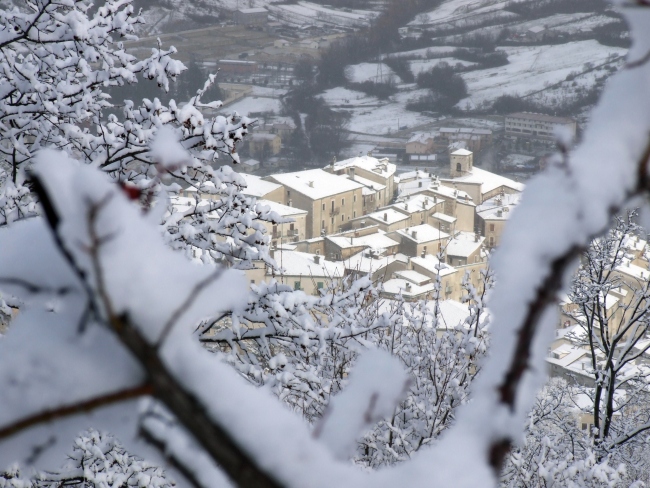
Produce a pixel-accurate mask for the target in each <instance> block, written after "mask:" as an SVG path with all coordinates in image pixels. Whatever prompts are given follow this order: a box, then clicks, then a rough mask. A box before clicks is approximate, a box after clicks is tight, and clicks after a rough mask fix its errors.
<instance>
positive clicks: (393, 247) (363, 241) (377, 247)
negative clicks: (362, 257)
mask: <svg viewBox="0 0 650 488" xmlns="http://www.w3.org/2000/svg"><path fill="white" fill-rule="evenodd" d="M364 230H365V229H359V230H357V231H351V232H346V233H344V234H337V235H331V236H325V255H326V256H327V257H329V258H331V259H335V260H341V259H347V258H349V257H350V256H352V255H353V254H357V253H359V252H360V251H363V250H365V249H369V250H371V251H372V252H373V253H375V254H377V255H380V254H384V253H389V254H394V253H396V252H397V251H398V250H399V241H396V240H394V239H391V238H390V237H388V236H387V235H386V233H385V232H383V231H382V230H380V229H377V228H376V227H375V228H374V229H373V230H374V231H375V232H372V233H368V234H365V233H364V232H363V231H364Z"/></svg>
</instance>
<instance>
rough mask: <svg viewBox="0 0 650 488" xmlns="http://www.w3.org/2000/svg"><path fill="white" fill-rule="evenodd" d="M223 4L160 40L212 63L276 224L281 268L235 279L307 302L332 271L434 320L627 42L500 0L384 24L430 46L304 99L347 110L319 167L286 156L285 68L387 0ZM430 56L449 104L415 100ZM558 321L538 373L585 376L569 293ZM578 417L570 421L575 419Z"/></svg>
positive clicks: (194, 197) (358, 67)
mask: <svg viewBox="0 0 650 488" xmlns="http://www.w3.org/2000/svg"><path fill="white" fill-rule="evenodd" d="M231 3H232V2H231ZM236 3H237V4H236V5H235V4H234V3H233V4H232V5H230V4H228V5H225V3H223V2H221V3H220V2H216V3H215V5H216V4H219V5H218V6H217V7H215V8H217V9H218V10H219V9H220V10H219V11H220V15H221V17H220V18H221V19H223V18H226V19H230V20H227V21H226V22H222V23H221V24H219V25H218V26H214V27H208V28H205V29H201V30H197V31H180V32H177V33H169V34H166V33H165V34H163V35H162V36H161V38H162V40H163V41H164V42H166V41H168V42H173V43H174V44H175V45H177V46H179V47H180V49H179V50H180V52H181V53H183V52H188V51H191V52H192V59H193V60H196V61H198V62H199V63H200V65H201V66H202V68H203V69H205V70H208V71H210V70H214V69H218V70H219V80H220V81H219V84H220V87H221V89H222V91H223V93H224V105H223V107H221V109H219V113H221V114H224V115H229V114H238V115H243V116H247V117H249V118H251V119H253V120H254V121H255V122H254V124H253V126H252V129H251V134H250V135H249V136H248V137H247V141H246V142H245V144H244V146H243V147H242V148H241V149H240V150H239V152H240V155H241V164H240V165H238V166H234V167H233V169H235V170H236V171H237V172H239V173H240V175H241V176H242V178H243V179H244V180H245V182H246V185H247V187H246V189H245V193H246V195H248V196H250V197H254V198H256V199H257V200H258V204H259V205H261V206H264V207H268V208H269V209H270V210H272V211H273V212H275V213H276V214H277V216H278V217H279V220H278V222H277V223H275V224H265V226H266V230H267V233H268V235H269V237H270V240H271V255H272V257H273V258H274V260H275V261H276V263H277V264H278V266H279V268H280V270H281V271H273V269H272V268H270V267H268V266H266V265H265V264H264V263H262V262H259V263H257V265H256V268H255V269H253V270H249V271H248V272H247V274H248V279H249V281H250V284H251V286H257V285H258V284H259V283H261V282H263V281H267V282H268V281H270V280H277V281H278V282H280V283H284V284H287V285H289V286H291V287H293V288H294V289H296V290H303V291H305V292H306V293H308V294H314V295H317V294H319V292H320V290H325V289H328V287H330V286H335V285H336V284H339V283H340V282H341V280H343V279H344V278H345V277H348V276H354V277H358V276H366V275H368V276H370V277H371V278H372V279H373V281H374V282H376V283H377V284H379V285H380V286H381V290H382V291H381V293H382V296H383V297H384V298H385V299H387V300H390V299H394V298H396V297H401V298H402V299H404V300H407V301H416V300H431V299H432V298H434V297H436V296H439V297H440V300H441V301H442V302H441V313H442V314H443V315H444V314H449V317H447V320H443V323H445V324H446V325H449V323H451V322H454V323H458V324H460V323H462V322H463V321H464V319H465V318H466V317H467V313H468V312H467V308H466V306H465V305H463V304H462V303H461V302H462V298H463V295H464V293H465V292H464V290H463V280H464V279H466V277H467V278H468V279H469V281H470V282H471V284H472V285H473V286H474V287H476V288H480V287H481V286H482V279H481V273H482V272H485V270H486V269H487V268H488V266H489V256H490V254H491V253H492V252H493V250H494V249H495V248H497V247H498V246H499V243H500V239H501V236H502V234H503V231H504V228H505V225H506V223H507V221H508V219H509V217H510V216H511V215H512V212H513V211H516V208H517V205H518V203H519V200H520V197H521V194H522V192H523V190H524V188H525V181H526V180H527V179H528V178H529V177H530V176H531V175H533V174H535V173H537V172H539V171H542V170H543V169H544V168H545V167H546V166H547V165H548V164H551V161H552V155H553V153H554V152H555V150H556V142H555V141H556V138H557V137H561V138H562V140H564V141H569V142H568V143H570V141H575V140H576V139H579V137H580V131H581V127H582V126H583V125H584V123H585V122H586V120H587V119H588V113H589V112H588V109H589V107H590V103H592V102H590V101H589V100H591V98H590V97H592V96H593V93H595V91H598V90H599V89H600V87H602V85H603V83H604V82H605V80H606V78H607V76H608V75H609V74H611V73H612V72H614V71H615V70H616V69H618V67H620V66H621V65H622V63H623V60H624V56H625V54H626V52H627V48H626V47H625V46H626V42H627V40H626V38H625V36H626V32H625V30H624V29H621V20H620V17H618V14H616V13H615V12H614V11H612V10H611V9H610V8H608V7H600V6H594V7H593V9H594V10H593V11H591V12H586V11H580V12H577V13H554V12H552V11H549V9H548V8H547V9H545V8H544V7H542V6H538V7H536V6H534V5H533V4H528V3H526V2H522V3H521V5H522V7H517V8H515V7H513V6H512V4H511V3H508V2H491V1H487V0H471V1H468V0H447V1H444V2H442V4H441V5H440V6H439V7H437V8H435V9H434V10H432V11H431V12H426V13H422V14H421V15H418V16H417V17H416V18H415V19H413V20H412V21H411V22H410V23H408V24H407V25H405V26H403V27H402V28H400V30H399V34H400V36H401V38H402V41H403V44H404V46H412V47H413V46H417V45H418V43H422V42H425V41H424V40H425V39H429V40H428V41H426V42H425V44H426V43H428V44H429V45H428V46H427V47H422V48H415V49H407V48H406V47H405V48H404V50H401V51H395V52H392V53H391V52H385V53H379V55H378V56H377V57H376V58H374V59H369V60H368V61H366V62H362V63H359V64H353V65H349V66H347V67H346V68H345V78H346V82H345V83H344V85H342V86H337V87H335V88H329V89H326V90H324V91H322V92H321V93H319V94H318V95H317V97H318V98H319V99H321V100H322V101H323V102H324V103H325V105H326V106H327V107H328V108H329V109H331V110H333V111H334V112H335V113H339V114H343V115H344V116H345V117H346V118H347V122H346V124H345V128H344V131H345V134H346V135H345V139H346V141H347V143H346V144H344V145H343V146H342V147H341V150H340V153H339V154H338V156H336V157H334V158H333V159H332V160H331V161H330V162H329V164H323V163H322V162H318V160H317V158H309V159H301V158H300V157H298V158H296V156H295V151H294V150H293V149H292V145H293V144H294V143H295V139H296V137H298V138H302V139H308V135H307V134H305V127H304V123H305V115H306V114H300V117H296V116H295V114H294V115H293V116H292V115H291V114H290V113H288V112H287V109H286V106H285V99H286V97H287V96H288V95H289V94H290V93H291V90H292V89H293V88H295V87H296V86H299V84H300V83H301V82H300V80H299V77H298V76H297V74H296V71H295V70H296V69H298V68H297V66H298V65H299V64H300V63H301V62H308V63H312V65H313V64H314V63H316V62H318V60H319V58H320V57H321V56H322V55H323V53H325V52H326V51H327V49H328V48H330V46H332V45H334V44H335V43H336V42H338V41H340V40H344V39H347V38H349V36H350V35H351V34H352V33H353V32H354V30H355V29H359V28H365V27H367V26H369V25H371V24H372V22H373V19H376V18H377V15H378V12H380V11H381V10H382V8H383V7H384V3H383V2H375V4H374V5H375V7H376V9H374V10H373V9H366V10H363V9H356V10H355V9H346V8H340V7H336V6H331V5H320V4H317V3H312V2H308V1H299V2H295V3H285V2H266V1H255V2H249V3H248V4H247V5H245V6H242V4H241V2H236ZM547 3H549V4H553V2H547ZM222 4H223V5H222ZM527 5H529V6H527ZM540 5H541V4H540ZM183 9H185V10H183ZM179 12H181V13H182V12H186V13H187V9H186V8H185V7H183V8H181V9H180V11H179ZM224 13H225V17H224ZM145 14H146V16H148V17H147V18H148V20H154V22H153V24H152V25H153V26H154V27H153V28H152V27H151V24H150V27H148V29H149V31H147V34H156V31H157V30H158V31H159V30H160V29H163V27H162V26H163V25H165V22H167V23H169V22H170V18H171V17H170V14H166V13H165V9H161V8H153V9H149V10H147V11H145ZM174 15H176V16H177V18H178V17H179V14H178V13H175V14H174ZM182 15H185V14H180V17H182ZM165 16H167V17H165ZM177 25H178V26H181V27H178V29H181V28H182V25H184V24H183V23H182V22H180V23H178V24H177ZM215 35H216V36H218V38H219V41H218V43H217V44H215V40H214V37H215ZM485 42H487V43H488V44H489V43H493V46H494V47H493V51H492V54H490V53H487V54H486V53H482V52H481V50H480V49H476V47H475V46H477V45H479V44H480V43H485ZM149 44H150V41H149V40H148V39H147V38H146V37H144V38H143V39H141V40H140V41H138V42H137V43H131V44H130V45H129V49H130V51H131V52H135V53H137V51H138V49H146V48H147V46H148V45H149ZM183 47H185V48H184V49H183ZM188 47H190V48H191V50H188V49H187V48H188ZM186 55H187V54H186ZM497 58H498V60H497V61H495V60H496V59H497ZM437 67H438V68H442V69H447V67H451V69H452V70H453V71H454V72H455V73H456V74H458V75H459V76H461V77H462V79H463V80H464V82H465V84H466V85H467V95H466V96H465V97H464V98H462V99H461V100H459V101H458V103H457V104H456V107H455V109H454V110H453V113H452V114H446V113H445V112H444V111H437V110H435V109H421V108H418V107H419V106H420V105H422V100H424V99H425V98H426V97H427V96H428V95H427V93H428V90H427V89H424V88H422V86H420V85H419V84H418V83H416V82H415V81H416V80H417V79H418V75H420V74H421V73H425V72H427V71H428V70H431V69H434V68H437ZM378 85H381V86H383V85H387V86H394V87H395V92H394V94H392V95H390V96H388V97H379V96H375V95H373V94H371V93H367V92H364V91H363V89H365V88H367V87H368V86H371V87H372V86H378ZM364 87H365V88H364ZM362 88H363V89H362ZM504 93H505V94H507V95H514V98H518V99H519V100H520V101H521V100H523V101H525V103H523V102H522V103H518V104H514V105H512V104H511V105H505V102H504V108H503V109H501V113H499V112H498V111H495V110H494V109H490V108H489V107H490V106H491V105H493V106H494V107H496V106H497V105H498V103H500V98H499V97H502V96H503V95H504ZM510 102H511V101H510V100H509V101H508V103H510ZM566 106H570V107H572V108H570V109H568V111H567V110H563V109H562V107H566ZM540 109H545V110H542V111H543V112H544V113H541V112H542V111H540ZM558 111H559V112H560V113H559V114H558V113H557V112H558ZM202 198H209V195H207V194H205V195H203V194H201V193H200V192H197V191H196V189H193V188H187V189H185V190H184V191H183V192H182V195H181V196H179V197H177V198H176V199H175V202H174V203H175V204H176V205H177V206H179V207H180V208H190V207H191V206H192V205H196V204H198V205H200V202H201V199H202ZM197 202H198V203H197ZM636 246H638V247H637V248H635V249H636V250H632V251H633V252H634V253H635V257H634V260H636V261H634V262H635V263H636V264H639V265H641V267H645V269H647V267H648V262H647V260H646V259H647V258H646V253H645V250H646V244H645V241H642V242H640V243H637V244H636ZM636 264H632V265H631V266H632V268H630V267H629V263H628V266H624V267H623V268H622V269H621V270H620V272H621V273H622V275H625V273H629V272H630V270H631V269H632V270H634V269H636V268H634V266H636ZM438 283H439V284H438ZM633 285H634V284H633V283H630V284H629V287H628V289H627V292H625V291H619V292H617V293H618V294H617V293H614V294H613V295H612V296H611V297H609V296H608V297H607V300H608V303H611V304H619V305H618V306H622V304H624V303H625V300H626V296H628V297H629V296H631V295H632V294H633V293H634V291H633ZM437 287H439V288H437ZM437 289H439V292H438V291H436V290H437ZM438 293H439V295H438ZM627 300H629V298H627ZM612 306H613V305H612ZM560 315H561V316H562V318H561V319H560V320H559V321H558V332H557V339H556V341H555V342H554V344H553V347H552V348H551V351H550V352H549V358H548V362H549V365H550V371H551V373H552V374H553V375H556V376H564V377H568V376H569V375H573V374H578V375H580V374H582V375H583V376H585V379H584V381H585V382H586V384H588V383H589V382H590V381H592V379H589V378H591V377H590V376H589V374H586V373H584V371H585V366H584V364H585V357H587V356H588V355H589V352H588V351H587V349H586V348H585V346H584V344H581V343H580V341H579V340H577V339H576V338H575V337H574V333H575V332H576V330H577V329H578V328H580V325H579V323H580V321H581V320H582V321H583V320H584V317H581V316H580V314H579V313H576V307H575V305H574V304H572V303H570V300H569V299H568V298H566V299H565V300H563V302H562V303H561V305H560ZM576 324H578V325H576ZM590 422H591V421H590V420H589V419H588V418H586V419H583V422H582V425H583V427H584V425H587V426H588V425H589V424H590Z"/></svg>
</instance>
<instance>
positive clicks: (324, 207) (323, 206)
mask: <svg viewBox="0 0 650 488" xmlns="http://www.w3.org/2000/svg"><path fill="white" fill-rule="evenodd" d="M324 211H325V202H323V212H324Z"/></svg>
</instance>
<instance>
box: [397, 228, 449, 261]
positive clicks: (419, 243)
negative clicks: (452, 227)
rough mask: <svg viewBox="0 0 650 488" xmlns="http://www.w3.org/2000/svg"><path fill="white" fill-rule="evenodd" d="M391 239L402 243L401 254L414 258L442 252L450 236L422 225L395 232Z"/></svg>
mask: <svg viewBox="0 0 650 488" xmlns="http://www.w3.org/2000/svg"><path fill="white" fill-rule="evenodd" d="M390 237H394V238H395V239H398V240H399V241H400V252H402V253H403V254H406V255H407V256H411V257H414V256H423V255H426V254H435V253H438V252H440V251H442V250H443V248H444V247H445V246H446V245H447V241H448V240H449V237H450V236H449V234H447V233H446V232H442V231H440V230H438V229H436V228H435V227H432V226H430V225H429V224H422V225H416V226H414V227H408V228H406V229H400V230H398V231H395V232H393V233H391V234H390Z"/></svg>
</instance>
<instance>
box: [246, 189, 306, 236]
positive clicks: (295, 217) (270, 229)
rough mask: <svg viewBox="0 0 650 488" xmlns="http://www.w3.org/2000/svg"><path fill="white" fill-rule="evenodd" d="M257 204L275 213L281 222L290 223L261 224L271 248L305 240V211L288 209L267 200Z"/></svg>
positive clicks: (293, 208) (294, 208)
mask: <svg viewBox="0 0 650 488" xmlns="http://www.w3.org/2000/svg"><path fill="white" fill-rule="evenodd" d="M257 203H258V205H260V206H265V207H269V210H271V211H272V212H275V213H277V214H278V215H279V216H280V217H281V218H282V220H291V221H292V222H283V223H272V222H265V221H263V222H262V223H263V224H264V226H265V227H266V232H267V234H268V235H269V237H270V238H271V246H272V247H274V248H277V247H278V246H279V245H282V244H288V243H291V242H298V241H301V240H303V239H304V238H305V235H306V232H307V211H306V210H302V209H300V208H296V207H289V206H287V205H282V204H281V203H276V202H272V201H269V200H258V202H257ZM258 208H260V207H258Z"/></svg>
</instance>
